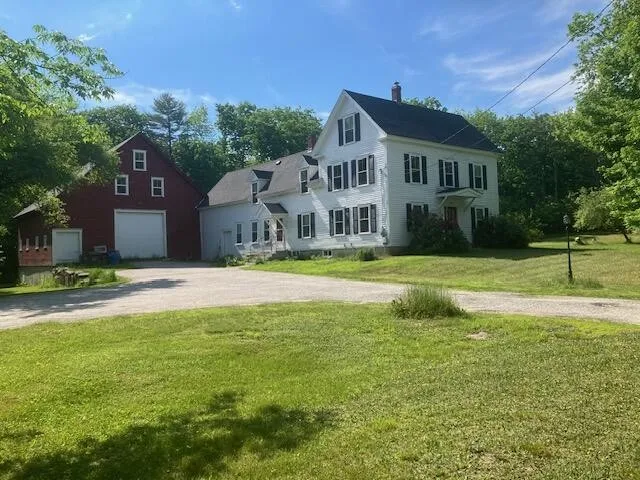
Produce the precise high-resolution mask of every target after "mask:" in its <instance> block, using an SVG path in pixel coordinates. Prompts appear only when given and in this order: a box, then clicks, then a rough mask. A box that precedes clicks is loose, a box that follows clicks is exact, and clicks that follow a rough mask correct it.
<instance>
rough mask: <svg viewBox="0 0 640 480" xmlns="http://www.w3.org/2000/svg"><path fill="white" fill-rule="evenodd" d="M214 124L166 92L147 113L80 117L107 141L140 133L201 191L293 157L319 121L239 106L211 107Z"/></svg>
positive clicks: (299, 112)
mask: <svg viewBox="0 0 640 480" xmlns="http://www.w3.org/2000/svg"><path fill="white" fill-rule="evenodd" d="M215 109H216V121H215V122H213V123H212V122H211V121H210V120H209V113H208V110H207V109H206V108H205V107H204V106H199V107H196V108H194V109H192V110H191V111H188V110H187V106H186V105H185V104H184V102H182V101H181V100H179V99H177V98H175V97H174V96H172V95H171V94H169V93H163V94H161V95H159V96H158V97H157V98H155V99H154V101H153V105H152V110H151V112H149V113H147V112H144V111H142V110H140V109H139V108H137V107H136V106H134V105H116V106H112V107H95V108H91V109H89V110H86V111H83V112H81V114H82V116H83V117H84V118H86V120H87V122H88V123H89V124H91V125H96V126H99V127H101V128H103V129H104V130H105V131H106V133H107V135H108V136H109V138H110V139H111V142H112V143H113V144H114V145H116V144H117V143H119V142H121V141H123V140H125V139H126V138H128V137H130V136H131V135H133V134H135V133H137V132H143V133H144V134H146V135H147V136H148V137H150V138H151V139H152V140H154V142H155V143H156V144H157V145H158V146H159V147H160V148H161V149H162V150H164V152H165V153H166V155H167V156H168V157H169V158H170V159H171V160H172V161H174V162H175V163H176V164H178V165H179V166H180V167H181V168H182V170H184V172H185V173H187V174H188V175H189V176H190V177H191V178H192V179H193V181H194V182H195V184H196V185H197V186H198V187H199V188H200V189H201V190H202V191H203V192H207V191H208V190H209V189H210V188H211V187H213V185H215V184H216V182H217V181H218V180H220V178H222V176H223V175H224V174H225V173H226V172H228V171H230V170H235V169H237V168H242V167H244V166H246V165H250V164H253V163H258V162H264V161H267V160H269V159H273V158H278V157H282V156H285V155H288V154H291V153H295V152H299V151H301V150H303V149H304V148H305V147H306V146H307V138H308V137H309V136H310V135H317V134H318V133H319V132H320V129H321V123H320V119H319V118H318V117H317V116H316V115H315V114H314V112H313V111H312V110H310V109H302V108H291V107H274V108H264V107H258V106H256V105H254V104H253V103H249V102H242V103H240V104H238V105H233V104H230V103H225V104H217V105H216V106H215Z"/></svg>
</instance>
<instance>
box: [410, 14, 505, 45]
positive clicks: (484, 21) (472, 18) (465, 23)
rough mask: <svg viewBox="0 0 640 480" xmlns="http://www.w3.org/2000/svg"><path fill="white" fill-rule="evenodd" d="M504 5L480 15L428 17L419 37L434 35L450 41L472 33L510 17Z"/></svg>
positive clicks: (419, 32)
mask: <svg viewBox="0 0 640 480" xmlns="http://www.w3.org/2000/svg"><path fill="white" fill-rule="evenodd" d="M508 13H509V11H508V10H507V8H505V6H504V5H501V6H499V7H496V8H493V9H490V10H487V11H484V12H478V13H467V14H463V15H461V14H459V12H454V13H452V14H450V15H447V16H445V17H435V18H434V17H431V16H429V17H427V18H425V19H424V21H423V23H422V26H421V27H420V30H419V31H418V35H419V36H421V37H424V36H428V35H433V36H435V37H436V38H438V39H440V40H450V39H452V38H454V37H458V36H461V35H465V34H467V33H470V32H472V31H474V30H476V29H478V28H479V27H482V26H485V25H489V24H491V23H494V22H497V21H499V20H501V19H503V18H505V17H506V16H507V15H508Z"/></svg>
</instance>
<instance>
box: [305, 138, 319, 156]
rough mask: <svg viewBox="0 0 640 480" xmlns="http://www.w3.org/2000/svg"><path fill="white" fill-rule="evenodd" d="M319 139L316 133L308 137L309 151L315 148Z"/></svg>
mask: <svg viewBox="0 0 640 480" xmlns="http://www.w3.org/2000/svg"><path fill="white" fill-rule="evenodd" d="M317 141H318V137H317V136H316V135H309V136H308V137H307V151H308V152H310V151H312V150H313V147H315V146H316V142H317Z"/></svg>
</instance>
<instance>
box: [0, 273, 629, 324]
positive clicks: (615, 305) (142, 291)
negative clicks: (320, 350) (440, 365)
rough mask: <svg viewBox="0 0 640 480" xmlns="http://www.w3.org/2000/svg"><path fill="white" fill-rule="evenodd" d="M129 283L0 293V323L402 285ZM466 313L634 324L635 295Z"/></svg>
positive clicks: (356, 296)
mask: <svg viewBox="0 0 640 480" xmlns="http://www.w3.org/2000/svg"><path fill="white" fill-rule="evenodd" d="M121 274H122V275H124V276H126V277H129V278H130V279H131V282H130V283H127V284H123V285H118V286H115V287H108V288H90V289H82V290H72V291H66V292H53V293H42V294H32V295H18V296H13V297H7V298H0V329H4V328H15V327H21V326H25V325H29V324H32V323H38V322H45V321H74V320H81V319H87V318H96V317H106V316H112V315H124V314H130V313H143V312H157V311H165V310H181V309H187V308H199V307H212V306H221V305H251V304H260V303H272V302H300V301H310V300H338V301H349V302H388V301H390V300H391V299H392V298H394V297H395V296H397V295H398V294H399V293H400V292H401V291H402V290H403V288H404V287H403V286H402V285H397V284H396V285H390V284H383V283H370V282H358V281H351V280H341V279H335V278H325V277H311V276H304V275H294V274H288V273H273V272H259V271H250V270H243V269H241V268H212V267H210V266H208V265H206V264H195V263H190V264H180V263H166V262H160V263H146V264H145V268H140V269H135V270H126V271H123V272H121ZM455 295H456V296H457V298H458V300H459V302H460V304H461V305H462V306H463V307H464V308H466V309H467V310H470V311H483V312H508V313H524V314H532V315H541V316H568V317H579V318H595V319H603V320H612V321H618V322H630V323H640V301H631V300H614V299H598V298H580V297H554V296H545V297H529V296H524V295H518V294H512V293H504V292H497V293H494V292H455Z"/></svg>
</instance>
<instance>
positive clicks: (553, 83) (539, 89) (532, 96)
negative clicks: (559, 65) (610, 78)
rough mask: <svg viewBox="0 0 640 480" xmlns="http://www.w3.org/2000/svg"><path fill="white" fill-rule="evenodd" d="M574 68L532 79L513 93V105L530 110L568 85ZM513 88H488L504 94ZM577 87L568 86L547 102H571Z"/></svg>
mask: <svg viewBox="0 0 640 480" xmlns="http://www.w3.org/2000/svg"><path fill="white" fill-rule="evenodd" d="M573 72H574V68H573V67H572V66H571V67H567V68H565V69H563V70H560V71H558V72H554V73H547V74H540V75H536V76H534V77H531V78H530V79H529V80H528V81H526V82H525V83H523V84H522V85H521V86H520V87H519V88H518V89H517V90H516V91H515V92H513V100H512V101H511V104H512V105H513V106H515V107H518V108H528V107H531V106H532V105H533V104H535V103H537V102H538V101H540V100H542V99H543V98H544V97H546V96H547V95H549V94H550V93H551V92H553V91H554V90H556V89H557V88H560V86H561V85H563V84H564V83H566V82H567V81H568V80H569V79H570V78H571V76H572V75H573ZM512 88H513V84H510V83H503V84H495V85H492V86H491V87H489V88H488V90H491V91H494V92H499V93H504V92H507V91H509V90H511V89H512ZM575 91H576V86H575V85H574V84H569V85H566V86H565V87H562V88H561V89H560V90H558V92H556V93H555V94H554V95H553V96H552V97H550V98H549V99H548V100H547V101H546V102H548V103H553V104H555V103H560V102H566V101H568V100H571V99H572V98H573V96H574V94H575Z"/></svg>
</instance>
